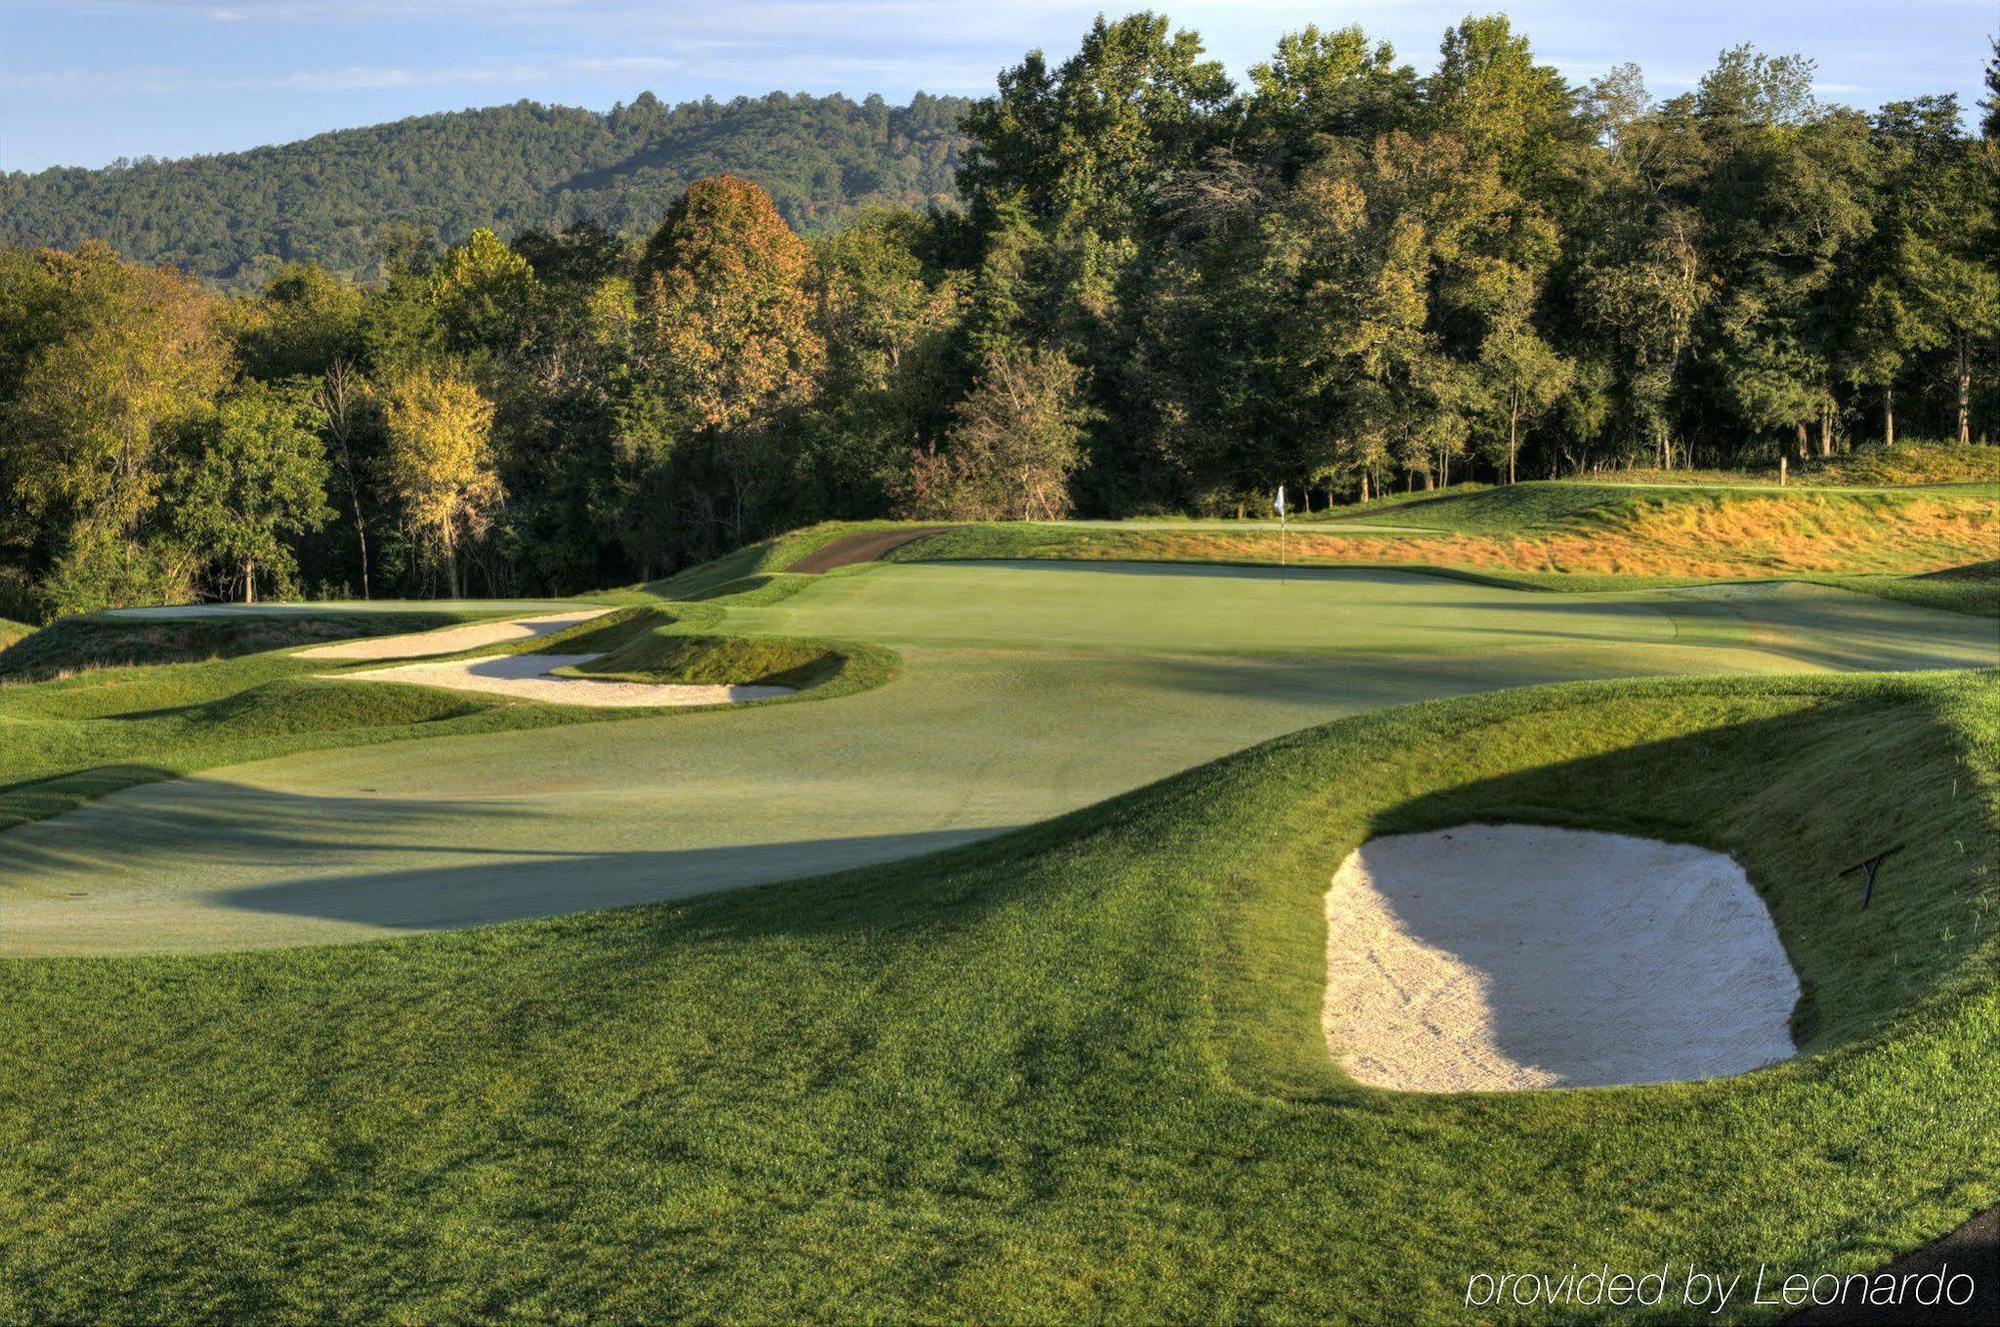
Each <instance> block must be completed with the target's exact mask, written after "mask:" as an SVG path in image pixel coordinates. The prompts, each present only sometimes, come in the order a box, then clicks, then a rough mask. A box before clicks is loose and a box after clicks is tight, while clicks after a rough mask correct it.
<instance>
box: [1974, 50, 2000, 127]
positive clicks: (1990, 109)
mask: <svg viewBox="0 0 2000 1327" xmlns="http://www.w3.org/2000/svg"><path fill="white" fill-rule="evenodd" d="M1991 44H1992V47H1993V57H1992V58H1991V59H1990V60H1988V61H1987V62H1986V97H1985V99H1984V100H1983V101H1981V102H1980V103H1979V104H1980V106H1981V107H1982V108H1983V109H1984V110H1985V112H1986V118H1985V119H1984V120H1982V121H1981V122H1980V132H1981V133H1983V134H1985V135H1986V137H1988V138H2000V37H1994V38H1993V39H1992V42H1991Z"/></svg>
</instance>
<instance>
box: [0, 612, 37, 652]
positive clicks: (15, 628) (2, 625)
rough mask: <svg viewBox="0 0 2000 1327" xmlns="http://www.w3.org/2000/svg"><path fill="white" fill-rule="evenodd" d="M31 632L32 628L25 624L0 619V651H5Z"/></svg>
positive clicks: (8, 619)
mask: <svg viewBox="0 0 2000 1327" xmlns="http://www.w3.org/2000/svg"><path fill="white" fill-rule="evenodd" d="M33 631H34V628H33V627H31V626H29V625H28V624H27V623H25V622H16V621H14V620H12V619H11V618H4V617H0V650H4V649H6V648H7V647H8V646H10V645H12V644H13V643H14V642H15V641H17V640H20V639H21V638H22V637H23V636H27V635H29V634H31V633H32V632H33Z"/></svg>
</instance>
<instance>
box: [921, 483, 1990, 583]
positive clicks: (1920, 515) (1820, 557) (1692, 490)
mask: <svg viewBox="0 0 2000 1327" xmlns="http://www.w3.org/2000/svg"><path fill="white" fill-rule="evenodd" d="M1378 517H1379V518H1380V522H1381V523H1380V525H1379V526H1378V525H1371V524H1370V521H1371V520H1373V519H1375V518H1378ZM1392 527H1393V528H1392ZM1996 528H2000V494H1996V493H1995V492H1994V491H1993V490H1992V489H1990V488H1989V487H1977V488H1970V489H1964V490H1957V489H1930V490H1920V491H1913V492H1908V493H1902V492H1853V493H1847V492H1840V491H1837V490H1796V491H1781V490H1777V489H1770V490H1756V489H1741V488H1738V489H1727V488H1699V487H1692V486H1690V487H1686V488H1674V489H1663V488H1655V489H1647V488H1640V487H1635V486H1629V485H1617V484H1582V483H1571V482H1568V481H1562V482H1555V483H1547V482H1542V483H1523V484H1512V485H1508V486H1506V487H1502V488H1471V487H1470V486H1468V487H1467V488H1465V489H1451V490H1447V491H1444V492H1439V493H1433V494H1428V495H1423V496H1422V497H1421V498H1420V499H1408V500H1399V501H1396V502H1394V503H1393V504H1383V505H1377V504H1372V503H1371V504H1369V505H1368V506H1366V507H1353V508H1338V509H1336V510H1335V511H1334V512H1333V513H1331V514H1328V515H1326V516H1324V517H1315V518H1314V519H1312V520H1309V521H1302V522H1300V523H1299V524H1298V525H1297V526H1295V527H1294V528H1293V529H1292V530H1291V532H1290V533H1289V535H1287V536H1286V538H1285V552H1286V556H1287V557H1288V558H1289V559H1290V560H1291V561H1293V562H1297V563H1319V564H1333V563H1345V564H1350V565H1352V564H1372V565H1413V564H1416V565H1424V566H1430V567H1437V568H1462V569H1473V570H1482V571H1489V572H1492V571H1502V572H1520V573H1531V574H1547V573H1562V574H1566V575H1570V576H1585V577H1587V576H1596V577H1604V576H1622V577H1629V578H1650V579H1655V580H1658V579H1677V580H1690V579H1732V578H1747V577H1768V576H1796V575H1814V574H1824V573H1834V574H1883V573H1891V572H1894V573H1915V572H1925V571H1935V570H1939V569H1942V568H1946V567H1951V566H1956V565H1959V564H1962V563H1966V562H1970V561H1975V560H1980V559H1984V558H1990V557H1992V556H1993V554H1994V552H1995V546H1996V540H1995V535H1994V531H1995V530H1996ZM945 558H1063V559H1124V560H1135V561H1157V562H1244V563H1250V562H1254V563H1275V562H1277V561H1278V560H1279V532H1278V531H1277V530H1276V529H1272V528H1266V527H1262V526H1246V527H1245V528H1242V529H1240V530H1234V529H1215V528H1194V529H1185V530H1183V529H1175V528H1171V527H1168V528H1158V527H1145V526H1134V527H1129V528H1120V527H1080V526H1064V525H1053V524H1051V525H1025V524H1011V525H982V526H970V527H966V528H964V529H961V530H956V531H948V532H946V533H942V534H938V535H934V536H932V537H930V538H927V539H924V540H921V541H919V542H917V543H915V544H911V545H909V546H907V547H906V548H903V549H898V550H896V551H894V552H891V553H890V554H889V555H888V557H887V559H886V560H888V561H933V560H938V559H945ZM1575 585H1576V587H1577V588H1604V586H1605V582H1603V581H1601V580H1600V581H1597V582H1592V583H1589V584H1587V585H1586V584H1584V583H1583V582H1580V581H1579V582H1576V583H1575Z"/></svg>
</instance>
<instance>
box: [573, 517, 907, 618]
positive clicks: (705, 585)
mask: <svg viewBox="0 0 2000 1327" xmlns="http://www.w3.org/2000/svg"><path fill="white" fill-rule="evenodd" d="M902 524H904V523H903V522H900V521H822V522H820V523H819V524H818V525H808V526H805V527H803V528H801V529H797V530H790V531H787V532H786V533H784V534H781V535H777V536H775V537H773V538H770V539H760V540H758V541H757V542H756V543H753V544H745V545H744V546H743V547H742V548H739V549H737V550H735V551H734V552H732V553H725V554H723V555H722V556H721V557H718V558H712V559H710V560H709V561H707V562H702V563H697V564H696V565H694V566H692V567H687V568H684V569H682V570H680V571H677V572H675V573H674V574H673V575H671V576H668V577H665V578H663V579H661V580H657V581H649V582H647V583H646V584H644V585H642V586H639V587H637V592H638V593H641V594H644V595H646V596H649V597H651V598H654V599H670V600H677V601H689V600H700V599H709V598H714V597H716V596H718V595H723V594H731V593H735V592H736V588H739V587H732V585H731V583H732V582H734V581H740V580H744V579H745V578H749V577H757V576H763V575H766V574H768V573H771V572H780V571H784V570H785V569H786V568H788V567H790V566H791V565H792V564H793V563H795V562H797V561H798V560H799V559H800V558H803V557H805V556H807V555H808V554H810V553H813V552H816V551H818V550H819V549H821V548H824V547H826V545H828V544H830V543H832V542H833V541H834V540H836V539H844V538H846V537H847V536H848V535H851V534H865V533H867V532H868V531H870V530H894V529H897V528H899V527H900V526H901V525H902ZM623 593H624V594H630V593H632V592H631V591H626V592H623ZM610 597H613V598H617V597H622V596H621V594H620V593H618V592H614V593H613V594H612V595H611V596H610Z"/></svg>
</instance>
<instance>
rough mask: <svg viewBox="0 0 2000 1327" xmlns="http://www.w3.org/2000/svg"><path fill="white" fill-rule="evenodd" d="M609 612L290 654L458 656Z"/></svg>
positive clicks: (476, 625) (470, 626)
mask: <svg viewBox="0 0 2000 1327" xmlns="http://www.w3.org/2000/svg"><path fill="white" fill-rule="evenodd" d="M610 611H611V610H610V609H609V608H586V609H579V610H578V611H576V612H574V613H541V614H537V615H536V616H534V617H508V618H499V619H496V620H495V621H492V622H468V623H466V624H465V625H464V626H462V627H445V628H444V629H443V630H441V631H412V632H406V633H405V634H403V635H400V636H370V637H368V638H367V639H365V640H344V641H341V642H340V643H338V644H336V645H315V646H313V647H312V648H311V649H306V650H294V651H293V652H292V653H293V656H294V657H296V658H300V659H422V658H424V657H426V656H428V655H434V654H459V653H462V652H464V651H466V650H477V649H483V648H485V647H486V646H488V645H500V644H504V643H506V642H508V641H516V640H532V639H534V638H535V637H536V636H551V635H554V634H555V633H556V632H558V631H567V630H569V629H570V628H571V627H574V626H577V625H579V624H580V623H584V622H588V621H590V620H591V619H592V618H597V617H603V616H604V615H605V614H606V613H609V612H610Z"/></svg>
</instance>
